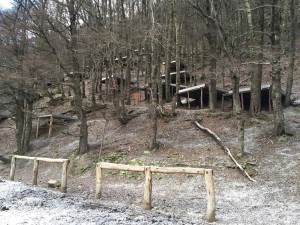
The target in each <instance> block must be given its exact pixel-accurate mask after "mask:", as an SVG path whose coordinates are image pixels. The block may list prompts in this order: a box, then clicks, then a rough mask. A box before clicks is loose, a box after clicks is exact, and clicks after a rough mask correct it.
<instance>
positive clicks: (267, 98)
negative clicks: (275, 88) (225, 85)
mask: <svg viewBox="0 0 300 225" xmlns="http://www.w3.org/2000/svg"><path fill="white" fill-rule="evenodd" d="M239 95H240V101H241V108H242V110H249V109H250V101H251V88H250V87H244V88H239ZM226 98H227V99H230V100H231V104H232V91H228V93H225V94H223V95H222V110H223V111H224V108H225V107H224V101H225V99H226ZM282 98H283V100H284V98H285V95H284V93H282ZM261 108H262V109H265V110H267V109H268V110H270V111H271V110H272V85H271V84H263V85H261Z"/></svg>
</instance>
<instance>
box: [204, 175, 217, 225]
mask: <svg viewBox="0 0 300 225" xmlns="http://www.w3.org/2000/svg"><path fill="white" fill-rule="evenodd" d="M204 177H205V185H206V193H207V210H206V221H207V222H209V223H211V222H214V221H215V220H216V219H215V212H216V200H215V188H214V186H215V185H214V180H213V171H212V170H211V169H206V170H205V176H204Z"/></svg>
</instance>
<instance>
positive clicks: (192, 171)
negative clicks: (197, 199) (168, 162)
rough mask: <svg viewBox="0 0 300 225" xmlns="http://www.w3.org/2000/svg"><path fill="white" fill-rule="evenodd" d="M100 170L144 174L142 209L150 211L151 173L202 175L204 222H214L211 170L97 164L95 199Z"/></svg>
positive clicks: (99, 190)
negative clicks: (205, 207) (205, 206)
mask: <svg viewBox="0 0 300 225" xmlns="http://www.w3.org/2000/svg"><path fill="white" fill-rule="evenodd" d="M102 169H112V170H126V171H136V172H144V173H145V186H144V202H143V205H144V209H151V208H152V206H151V196H152V173H187V174H198V175H204V178H205V185H206V192H207V210H206V220H207V221H208V222H214V221H215V211H216V204H215V190H214V181H213V170H212V169H201V168H190V167H156V166H131V165H122V164H114V163H105V162H99V163H97V165H96V198H97V199H100V198H101V187H102Z"/></svg>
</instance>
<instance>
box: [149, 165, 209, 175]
mask: <svg viewBox="0 0 300 225" xmlns="http://www.w3.org/2000/svg"><path fill="white" fill-rule="evenodd" d="M150 170H151V172H153V173H188V174H200V175H204V173H205V169H202V168H191V167H155V166H151V167H150Z"/></svg>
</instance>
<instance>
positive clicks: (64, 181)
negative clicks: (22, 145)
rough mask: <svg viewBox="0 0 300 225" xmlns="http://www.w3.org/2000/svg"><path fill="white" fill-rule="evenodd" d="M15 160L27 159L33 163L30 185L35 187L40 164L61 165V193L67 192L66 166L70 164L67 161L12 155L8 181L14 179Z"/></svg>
mask: <svg viewBox="0 0 300 225" xmlns="http://www.w3.org/2000/svg"><path fill="white" fill-rule="evenodd" d="M17 159H27V160H32V161H33V176H32V185H35V186H36V185H37V183H38V182H37V178H38V171H39V164H40V162H49V163H62V173H61V189H60V190H61V192H62V193H66V192H67V171H68V166H69V164H70V160H69V159H52V158H44V157H32V156H24V155H13V156H12V159H11V169H10V174H9V179H10V180H12V181H13V180H14V179H15V173H16V164H17Z"/></svg>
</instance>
